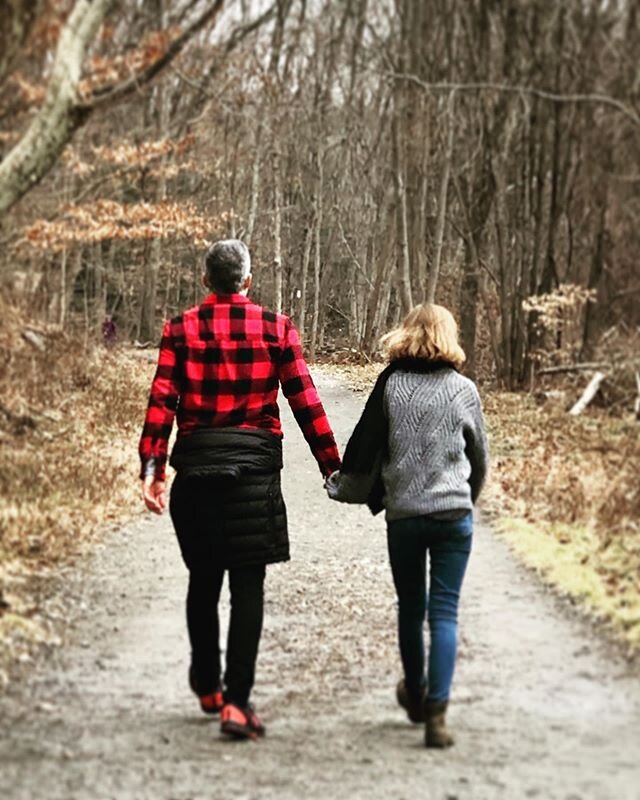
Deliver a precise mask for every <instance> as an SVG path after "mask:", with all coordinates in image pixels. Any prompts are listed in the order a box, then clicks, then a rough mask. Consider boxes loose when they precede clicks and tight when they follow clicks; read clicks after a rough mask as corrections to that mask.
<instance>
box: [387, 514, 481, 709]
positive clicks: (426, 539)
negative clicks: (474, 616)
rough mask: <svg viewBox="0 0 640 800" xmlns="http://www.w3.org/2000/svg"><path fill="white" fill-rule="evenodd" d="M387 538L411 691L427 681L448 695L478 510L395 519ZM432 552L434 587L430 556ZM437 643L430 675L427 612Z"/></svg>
mask: <svg viewBox="0 0 640 800" xmlns="http://www.w3.org/2000/svg"><path fill="white" fill-rule="evenodd" d="M387 529H388V533H387V540H388V545H389V558H390V560H391V571H392V572H393V582H394V584H395V587H396V593H397V595H398V636H399V640H400V656H401V658H402V666H403V668H404V677H405V682H406V686H407V689H408V691H409V692H411V693H418V692H420V691H421V690H422V689H423V688H424V686H425V683H426V684H427V686H428V697H429V699H430V700H448V698H449V693H450V691H451V681H452V680H453V671H454V667H455V662H456V647H457V639H458V600H459V598H460V588H461V586H462V579H463V578H464V573H465V570H466V567H467V561H468V560H469V554H470V552H471V540H472V537H473V514H472V513H471V512H470V513H469V514H468V515H467V516H465V517H463V518H462V519H459V520H446V521H445V520H434V519H431V518H429V517H411V518H410V519H399V520H395V521H391V522H389V523H388V525H387ZM427 551H428V552H429V584H430V586H429V593H428V594H427V591H426V556H427ZM425 614H426V615H427V616H428V621H429V632H430V635H431V646H430V648H429V668H428V671H427V675H426V676H425V670H424V667H425V664H424V661H425V657H424V636H423V628H424V618H425Z"/></svg>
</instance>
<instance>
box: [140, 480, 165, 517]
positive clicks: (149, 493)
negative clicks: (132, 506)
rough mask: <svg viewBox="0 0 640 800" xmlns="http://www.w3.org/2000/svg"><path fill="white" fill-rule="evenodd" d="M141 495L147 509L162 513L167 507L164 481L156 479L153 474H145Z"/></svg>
mask: <svg viewBox="0 0 640 800" xmlns="http://www.w3.org/2000/svg"><path fill="white" fill-rule="evenodd" d="M142 497H143V499H144V503H145V505H146V507H147V508H148V509H149V511H153V513H154V514H162V512H163V511H164V510H165V508H166V507H167V490H166V484H165V482H164V481H157V480H156V479H155V478H154V476H153V475H147V477H146V478H145V479H144V481H143V482H142Z"/></svg>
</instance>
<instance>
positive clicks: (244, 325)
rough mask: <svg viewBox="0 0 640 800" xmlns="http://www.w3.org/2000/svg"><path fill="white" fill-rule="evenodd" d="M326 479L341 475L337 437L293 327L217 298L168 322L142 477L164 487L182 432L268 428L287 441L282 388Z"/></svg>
mask: <svg viewBox="0 0 640 800" xmlns="http://www.w3.org/2000/svg"><path fill="white" fill-rule="evenodd" d="M279 385H282V391H283V393H284V395H285V397H286V398H287V400H288V401H289V405H290V406H291V410H292V411H293V414H294V416H295V418H296V421H297V423H298V425H299V426H300V428H301V430H302V432H303V434H304V437H305V439H306V440H307V442H308V443H309V446H310V448H311V451H312V452H313V455H314V456H315V458H316V460H317V462H318V465H319V466H320V469H321V471H322V473H323V474H324V475H329V474H331V472H333V471H334V470H336V469H339V467H340V456H339V454H338V448H337V447H336V443H335V439H334V436H333V432H332V430H331V427H330V425H329V421H328V419H327V416H326V414H325V412H324V408H323V407H322V403H321V402H320V398H319V397H318V392H317V391H316V388H315V386H314V384H313V380H312V379H311V376H310V375H309V370H308V368H307V365H306V363H305V360H304V356H303V354H302V347H301V345H300V338H299V336H298V333H297V331H296V329H295V328H294V326H293V324H292V323H291V321H290V320H289V319H288V318H287V317H286V316H284V315H283V314H274V313H272V312H271V311H267V310H266V309H264V308H262V307H261V306H258V305H255V304H254V303H252V302H250V301H249V300H248V299H247V298H246V297H244V296H243V295H240V294H233V295H215V294H212V295H209V296H208V297H207V298H206V299H205V300H204V302H203V303H202V304H201V305H199V306H196V307H195V308H191V309H189V310H188V311H185V312H184V313H183V314H182V315H180V316H179V317H175V318H174V319H172V320H170V321H169V322H167V323H166V324H165V326H164V330H163V332H162V341H161V343H160V355H159V358H158V368H157V370H156V374H155V377H154V379H153V383H152V385H151V395H150V398H149V406H148V409H147V416H146V419H145V423H144V429H143V431H142V437H141V439H140V459H141V461H142V470H141V477H144V476H145V475H147V474H149V473H151V474H154V475H155V478H156V479H157V480H164V477H165V468H166V461H167V449H168V440H169V435H170V433H171V427H172V425H173V420H174V417H176V418H177V424H178V431H179V433H180V434H181V435H182V434H188V433H189V432H190V431H193V430H195V429H196V428H202V427H214V428H217V427H238V428H262V429H263V430H267V431H270V432H271V433H274V434H276V435H278V436H282V428H281V425H280V413H279V409H278V403H277V397H278V387H279Z"/></svg>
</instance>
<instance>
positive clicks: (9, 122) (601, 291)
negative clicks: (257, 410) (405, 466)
mask: <svg viewBox="0 0 640 800" xmlns="http://www.w3.org/2000/svg"><path fill="white" fill-rule="evenodd" d="M639 16H640V12H639V10H638V7H637V4H635V3H627V2H624V1H623V0H619V1H618V2H599V1H596V0H593V2H562V3H555V4H553V5H552V6H551V5H550V4H549V3H547V2H545V1H544V0H504V2H501V1H499V0H476V1H475V2H462V1H461V2H456V1H455V0H454V2H447V3H443V2H441V1H440V2H438V0H388V1H386V2H385V1H384V0H351V1H349V2H346V1H345V2H342V1H341V0H331V1H330V2H321V0H317V2H308V1H307V0H298V1H296V0H278V2H276V3H273V4H268V3H261V2H240V3H227V4H224V3H223V2H216V3H198V2H178V3H176V2H173V3H168V2H162V0H150V1H149V2H144V3H141V2H124V1H123V2H119V3H115V4H110V3H108V2H106V1H105V2H92V3H88V2H76V3H74V4H70V3H68V2H53V0H51V1H50V2H35V0H34V2H22V3H9V4H8V6H7V12H6V13H3V22H2V29H1V30H0V37H2V41H1V45H0V51H1V52H2V53H3V54H4V55H3V57H2V62H1V63H0V87H1V88H0V110H1V118H0V147H1V148H2V149H1V150H0V155H1V156H2V157H3V161H2V164H1V166H0V210H1V213H2V229H1V230H2V233H1V236H2V242H3V248H2V256H0V258H1V259H2V267H1V269H0V274H1V275H2V281H3V287H4V289H3V294H5V296H8V297H11V298H12V299H14V300H16V301H17V302H20V303H25V304H28V307H29V308H30V310H31V312H32V313H33V314H35V315H36V316H37V317H38V319H40V320H42V321H44V322H46V323H47V324H49V325H55V326H58V327H59V328H61V329H63V330H69V331H73V332H74V334H79V335H81V336H82V337H84V339H85V341H91V340H96V339H98V340H99V338H100V335H101V333H100V332H101V326H102V323H103V321H104V319H105V316H106V315H111V316H112V317H113V319H114V322H115V323H116V326H117V330H118V335H119V337H120V338H121V339H122V340H123V341H134V340H137V341H139V342H141V343H145V342H153V343H155V342H156V341H157V338H158V335H159V330H160V326H161V323H162V321H163V320H164V319H165V318H167V317H168V316H171V315H173V314H174V313H176V312H177V311H178V310H179V309H181V308H183V307H184V306H185V305H191V304H194V303H195V302H197V300H198V298H199V297H200V296H201V286H200V273H201V258H202V252H203V249H204V247H205V244H206V242H210V241H213V240H215V239H216V238H221V237H224V236H237V237H241V238H243V239H244V240H245V241H246V242H247V244H248V245H249V246H250V248H251V251H252V253H253V260H254V265H255V267H254V272H255V276H254V277H255V283H254V296H255V297H256V298H257V299H258V300H259V301H260V302H262V303H264V304H266V305H268V306H271V307H272V308H275V309H277V310H282V311H284V312H285V313H287V314H290V315H291V316H292V317H293V319H294V320H295V322H296V324H297V326H298V327H299V329H300V331H301V334H302V336H303V339H304V341H305V343H306V345H307V348H308V352H309V354H310V355H311V357H312V358H313V357H315V355H316V354H320V353H326V352H328V351H331V350H333V349H335V348H342V349H343V350H346V351H351V352H355V353H357V354H360V355H361V357H365V358H366V357H371V356H373V355H374V354H375V352H376V348H377V341H378V339H379V336H380V334H382V333H383V332H384V331H386V330H387V329H388V328H389V327H390V326H392V325H393V324H394V323H396V322H397V321H398V319H399V318H400V316H401V315H402V314H403V313H404V312H406V311H407V310H408V309H409V308H410V307H411V306H412V305H413V304H415V303H418V302H423V301H425V300H434V299H435V300H437V301H439V302H441V303H444V304H446V305H449V306H450V307H452V308H453V309H454V310H455V311H456V312H457V314H458V316H459V319H460V322H461V334H462V341H463V347H464V349H465V351H466V352H467V355H468V368H469V372H470V374H476V373H478V374H479V375H481V376H482V377H485V378H487V379H491V380H493V381H495V382H497V383H498V384H499V385H500V386H502V387H505V388H509V389H511V388H516V387H519V386H523V385H530V384H531V383H532V382H533V380H534V374H535V373H536V372H537V370H539V369H544V368H551V367H558V366H561V365H567V364H573V363H579V362H587V363H588V362H592V361H594V360H599V359H600V358H601V356H602V353H600V356H599V357H598V358H596V354H597V353H598V349H599V348H601V349H602V347H603V336H604V337H605V338H604V341H605V342H607V344H606V347H605V350H606V354H607V358H606V359H605V360H609V356H610V355H611V354H612V353H614V351H615V357H616V358H617V359H618V361H623V362H624V361H625V360H628V358H629V356H630V350H631V351H632V350H633V347H634V344H635V345H636V346H637V339H636V338H635V336H636V329H637V325H638V322H639V314H640V311H639V309H640V304H639V303H638V298H639V296H640V273H639V271H638V265H637V260H636V258H635V253H636V252H637V249H638V244H639V243H638V235H639V234H638V225H637V224H636V223H637V219H638V213H639V208H638V202H639V200H638V192H637V188H638V185H639V183H640V174H639V171H640V145H639V141H640V139H639V137H638V129H639V127H640V118H639V112H638V106H639V102H640V75H639V74H638V71H637V59H636V57H635V54H636V53H637V52H638V47H639V45H640V22H639ZM434 21H437V24H434Z"/></svg>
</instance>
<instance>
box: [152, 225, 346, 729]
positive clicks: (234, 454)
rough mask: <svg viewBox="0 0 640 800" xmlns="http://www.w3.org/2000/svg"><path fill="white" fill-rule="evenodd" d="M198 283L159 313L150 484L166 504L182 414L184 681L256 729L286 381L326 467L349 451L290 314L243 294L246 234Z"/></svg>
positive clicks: (224, 723) (212, 260)
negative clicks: (185, 298)
mask: <svg viewBox="0 0 640 800" xmlns="http://www.w3.org/2000/svg"><path fill="white" fill-rule="evenodd" d="M203 282H204V284H205V286H206V287H207V288H208V289H210V291H211V294H209V295H208V296H207V297H206V298H205V300H204V301H203V302H202V304H201V305H199V306H196V307H195V308H191V309H189V310H188V311H185V312H184V313H183V314H181V315H180V316H178V317H175V318H174V319H172V320H171V321H169V322H167V323H166V324H165V326H164V330H163V334H162V341H161V344H160V356H159V359H158V368H157V371H156V374H155V377H154V379H153V384H152V386H151V395H150V399H149V407H148V410H147V416H146V419H145V424H144V430H143V432H142V438H141V440H140V458H141V461H142V469H141V478H142V480H143V482H144V483H143V496H144V500H145V503H146V505H147V508H149V509H150V510H151V511H154V512H156V513H162V511H163V510H164V508H165V507H166V504H167V500H166V488H165V465H166V460H167V449H168V439H169V435H170V433H171V428H172V424H173V419H174V416H177V425H178V438H177V441H176V444H175V446H174V448H173V451H172V454H171V460H170V463H171V465H172V466H173V467H175V469H176V470H177V475H176V478H175V480H174V482H173V485H172V487H171V499H170V513H171V518H172V521H173V524H174V527H175V530H176V534H177V537H178V542H179V544H180V549H181V552H182V556H183V559H184V562H185V564H186V566H187V568H188V570H189V589H188V593H187V626H188V630H189V638H190V642H191V666H190V670H189V682H190V686H191V688H192V690H193V691H194V693H195V694H196V695H197V696H198V697H199V700H200V706H201V708H202V710H203V711H205V712H207V713H219V712H220V713H221V718H220V719H221V730H222V731H223V733H225V734H228V735H230V736H234V737H238V738H255V737H256V736H260V735H262V734H264V726H263V725H262V723H261V722H260V720H259V718H258V716H257V715H256V713H255V711H254V710H253V708H252V706H251V705H250V703H249V695H250V692H251V689H252V687H253V682H254V675H255V663H256V658H257V654H258V645H259V641H260V634H261V631H262V619H263V584H264V577H265V566H266V565H267V564H272V563H275V562H278V561H286V560H288V559H289V540H288V532H287V518H286V510H285V505H284V501H283V498H282V493H281V488H280V470H281V469H282V431H281V426H280V415H279V410H278V404H277V395H278V387H279V385H281V386H282V391H283V393H284V395H285V397H286V398H287V400H288V401H289V405H290V406H291V409H292V411H293V414H294V416H295V418H296V421H297V423H298V425H299V426H300V428H301V429H302V432H303V434H304V436H305V438H306V440H307V442H308V444H309V447H310V448H311V451H312V453H313V455H314V456H315V458H316V460H317V462H318V465H319V467H320V471H321V472H322V474H323V475H324V476H325V477H326V476H328V475H330V474H331V473H332V472H333V471H334V470H336V469H339V467H340V457H339V454H338V450H337V447H336V443H335V439H334V436H333V433H332V431H331V427H330V425H329V422H328V420H327V417H326V414H325V412H324V409H323V407H322V403H321V402H320V398H319V397H318V393H317V391H316V389H315V386H314V385H313V381H312V379H311V376H310V375H309V371H308V368H307V365H306V363H305V361H304V357H303V354H302V348H301V344H300V339H299V337H298V334H297V332H296V330H295V328H294V326H293V325H292V323H291V321H290V320H289V319H288V318H287V317H286V316H284V315H283V314H275V313H272V312H270V311H267V310H266V309H264V308H262V307H261V306H259V305H256V304H254V303H252V302H251V301H250V300H249V299H248V298H247V292H248V290H249V287H250V286H251V259H250V256H249V251H248V249H247V247H246V246H245V245H244V243H243V242H241V241H239V240H237V239H228V240H224V241H219V242H216V244H214V245H212V247H210V248H209V250H208V252H207V254H206V257H205V272H204V275H203ZM227 570H228V572H229V587H230V593H231V617H230V623H229V636H228V642H227V657H226V670H225V673H224V680H222V672H221V664H220V648H219V623H218V611H217V606H218V600H219V597H220V590H221V586H222V581H223V577H224V573H225V571H227Z"/></svg>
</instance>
